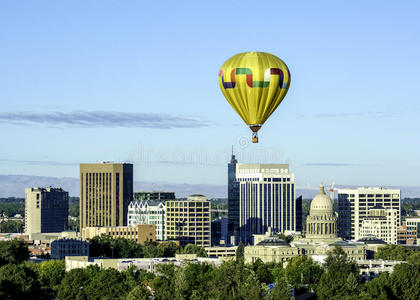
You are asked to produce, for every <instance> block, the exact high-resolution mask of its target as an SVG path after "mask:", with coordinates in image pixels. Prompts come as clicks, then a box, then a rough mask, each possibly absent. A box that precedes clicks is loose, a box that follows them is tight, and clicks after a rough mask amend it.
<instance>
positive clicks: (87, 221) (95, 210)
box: [80, 162, 133, 231]
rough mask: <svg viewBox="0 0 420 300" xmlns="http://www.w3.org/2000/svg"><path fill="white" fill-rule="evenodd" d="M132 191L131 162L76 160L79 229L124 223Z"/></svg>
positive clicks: (125, 223) (123, 224)
mask: <svg viewBox="0 0 420 300" xmlns="http://www.w3.org/2000/svg"><path fill="white" fill-rule="evenodd" d="M132 195H133V165H132V164H128V163H108V162H103V163H97V164H80V231H82V229H83V228H85V227H102V226H126V225H127V212H128V204H129V203H130V201H131V198H132Z"/></svg>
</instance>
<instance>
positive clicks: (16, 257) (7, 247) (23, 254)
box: [0, 239, 29, 266]
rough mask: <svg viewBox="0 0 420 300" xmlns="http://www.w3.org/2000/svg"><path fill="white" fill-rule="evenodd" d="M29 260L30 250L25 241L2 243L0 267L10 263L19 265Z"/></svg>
mask: <svg viewBox="0 0 420 300" xmlns="http://www.w3.org/2000/svg"><path fill="white" fill-rule="evenodd" d="M28 258H29V250H28V246H27V245H26V243H25V241H23V240H20V239H13V240H10V241H0V266H2V265H5V264H9V263H13V264H19V263H21V262H23V261H26V260H28Z"/></svg>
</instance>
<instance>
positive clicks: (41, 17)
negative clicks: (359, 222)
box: [0, 1, 420, 187]
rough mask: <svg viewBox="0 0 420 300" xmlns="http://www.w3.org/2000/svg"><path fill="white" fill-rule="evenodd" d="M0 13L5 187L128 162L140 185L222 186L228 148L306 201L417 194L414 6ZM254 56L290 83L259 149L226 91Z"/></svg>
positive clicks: (65, 7) (36, 6) (77, 5)
mask: <svg viewBox="0 0 420 300" xmlns="http://www.w3.org/2000/svg"><path fill="white" fill-rule="evenodd" d="M249 3H251V2H249ZM1 6H2V9H1V10H0V25H1V28H4V30H3V31H2V32H1V34H0V37H1V39H2V44H4V45H7V46H6V47H2V48H1V49H0V65H1V66H2V69H3V70H7V71H6V72H1V73H0V90H1V92H0V102H1V103H2V107H1V109H0V124H1V126H2V128H3V129H4V130H2V135H1V136H2V138H3V141H8V142H7V145H8V146H7V147H1V149H0V174H2V175H21V174H22V175H36V176H54V177H74V178H77V177H78V173H79V163H95V162H98V161H100V160H104V161H115V162H119V161H126V162H130V163H133V164H134V180H135V181H158V182H168V183H184V182H185V183H189V184H217V185H221V184H227V176H226V168H227V163H228V162H229V159H230V155H231V145H233V146H234V151H235V155H236V156H237V158H238V160H239V162H240V163H287V164H289V165H290V168H291V172H293V173H294V174H295V175H296V185H297V186H314V187H315V186H318V185H319V184H320V183H321V182H323V183H324V184H326V185H329V184H330V183H331V182H335V183H336V184H338V185H346V184H347V185H360V186H418V185H419V184H418V182H419V176H418V172H417V169H418V168H419V167H420V158H419V157H418V155H417V153H418V151H416V150H417V149H418V148H419V146H420V138H419V132H420V125H419V123H418V122H416V121H415V120H416V116H417V114H418V112H419V110H420V105H419V104H418V102H417V101H416V100H417V98H418V91H417V89H416V83H417V81H418V79H419V76H418V74H417V69H418V68H419V67H420V62H419V60H418V59H417V55H418V52H419V50H420V41H419V39H418V36H419V34H418V33H419V31H420V22H419V20H418V18H417V14H416V12H417V11H418V9H419V4H418V3H415V2H414V1H412V2H404V3H399V4H398V5H397V4H395V3H387V2H383V1H381V2H379V1H374V2H370V3H364V2H359V5H354V3H352V5H350V4H343V3H340V4H338V3H334V2H332V1H326V2H325V3H324V5H319V4H296V3H292V2H284V3H281V4H274V3H266V6H261V7H256V8H255V9H253V10H250V9H249V7H247V5H246V2H244V3H243V4H242V5H241V6H238V5H237V4H235V3H231V4H229V3H224V4H223V6H222V5H221V3H219V4H217V3H215V2H213V3H212V4H198V3H195V4H194V5H191V4H180V3H176V4H172V3H171V4H167V3H163V2H162V3H148V4H145V5H141V4H139V3H135V2H125V3H124V4H121V3H118V4H117V3H114V4H109V5H107V6H103V5H100V2H99V1H96V2H95V1H93V2H90V3H82V2H72V3H67V4H62V3H60V4H58V3H54V2H53V1H46V2H43V3H36V2H31V3H25V4H22V3H16V2H11V1H9V2H4V3H3V4H2V5H1ZM221 7H223V9H221ZM204 11H205V12H206V13H205V14H204V13H203V12H204ZM286 12H287V13H286ZM237 15H240V16H241V17H240V20H241V22H239V21H233V20H238V18H237V17H235V16H237ZM233 23H234V24H235V26H234V27H231V25H232V24H233ZM262 29H263V30H262ZM168 45H169V46H168ZM252 50H255V51H267V52H271V53H273V54H275V55H277V56H279V57H280V58H281V59H283V60H284V61H285V62H286V64H287V65H288V66H289V68H290V72H291V78H292V80H291V85H290V89H289V92H288V95H287V96H286V98H285V99H284V101H283V103H282V104H281V105H280V106H279V108H278V109H277V111H276V112H275V113H274V114H273V115H272V116H271V118H270V119H269V120H268V122H267V123H266V125H265V126H264V128H263V129H262V130H261V131H260V143H259V144H258V145H252V143H251V141H250V133H249V129H248V128H247V127H246V126H245V125H244V124H243V123H242V120H240V118H239V117H238V116H237V115H236V113H235V112H234V111H233V109H232V108H231V107H230V106H229V105H228V103H227V102H226V100H225V99H224V97H223V95H222V93H221V92H220V89H219V87H218V82H217V80H218V79H217V75H218V70H219V68H220V67H221V65H222V64H223V63H224V61H225V60H227V59H228V58H229V57H231V56H232V55H234V54H236V53H239V52H244V51H252ZM402 175H403V176H402Z"/></svg>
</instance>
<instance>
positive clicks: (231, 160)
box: [230, 145, 238, 164]
mask: <svg viewBox="0 0 420 300" xmlns="http://www.w3.org/2000/svg"><path fill="white" fill-rule="evenodd" d="M230 163H231V164H236V163H238V161H237V160H236V157H235V155H234V154H233V145H232V156H231V158H230Z"/></svg>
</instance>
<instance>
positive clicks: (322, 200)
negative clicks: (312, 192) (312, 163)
mask: <svg viewBox="0 0 420 300" xmlns="http://www.w3.org/2000/svg"><path fill="white" fill-rule="evenodd" d="M333 212H334V210H333V203H332V201H331V198H330V197H329V196H328V195H327V194H325V191H324V186H323V185H321V187H320V191H319V194H318V195H316V196H315V197H314V199H312V202H311V210H310V212H309V214H310V215H312V214H320V213H322V214H332V213H333Z"/></svg>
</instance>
